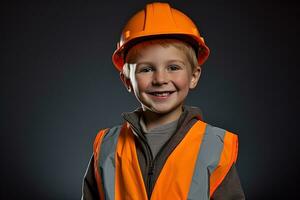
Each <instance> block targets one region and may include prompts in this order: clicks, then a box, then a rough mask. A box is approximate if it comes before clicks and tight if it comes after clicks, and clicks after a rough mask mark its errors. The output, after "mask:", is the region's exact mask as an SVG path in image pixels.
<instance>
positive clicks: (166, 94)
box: [153, 92, 170, 97]
mask: <svg viewBox="0 0 300 200" xmlns="http://www.w3.org/2000/svg"><path fill="white" fill-rule="evenodd" d="M169 94H170V92H164V93H153V95H154V96H158V97H166V96H168V95H169Z"/></svg>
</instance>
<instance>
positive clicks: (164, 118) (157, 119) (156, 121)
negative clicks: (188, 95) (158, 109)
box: [143, 106, 182, 130]
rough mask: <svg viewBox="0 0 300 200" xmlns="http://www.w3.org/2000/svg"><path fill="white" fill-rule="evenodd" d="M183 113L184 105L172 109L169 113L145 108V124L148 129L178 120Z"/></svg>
mask: <svg viewBox="0 0 300 200" xmlns="http://www.w3.org/2000/svg"><path fill="white" fill-rule="evenodd" d="M181 113H182V106H181V107H179V108H178V109H176V110H174V111H171V112H169V113H163V114H162V113H155V112H153V111H151V110H144V111H143V119H144V122H145V125H146V127H147V129H148V130H150V129H152V128H155V127H158V126H161V125H164V124H168V123H170V122H172V121H175V120H177V119H178V118H179V117H180V115H181Z"/></svg>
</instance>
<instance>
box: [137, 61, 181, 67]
mask: <svg viewBox="0 0 300 200" xmlns="http://www.w3.org/2000/svg"><path fill="white" fill-rule="evenodd" d="M173 62H179V63H181V64H183V65H185V64H186V63H185V62H184V61H183V60H178V59H171V60H168V61H166V63H167V64H169V63H173ZM141 64H147V65H155V63H154V62H151V61H142V62H138V63H137V66H138V65H141Z"/></svg>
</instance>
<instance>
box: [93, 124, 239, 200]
mask: <svg viewBox="0 0 300 200" xmlns="http://www.w3.org/2000/svg"><path fill="white" fill-rule="evenodd" d="M134 137H135V136H134V134H133V133H132V130H131V129H130V127H129V124H128V123H126V124H124V125H123V126H117V127H114V128H112V129H109V130H108V131H107V130H103V131H100V132H99V134H98V135H97V137H96V139H95V142H94V156H95V163H94V167H95V176H96V180H97V184H98V190H99V194H100V199H106V200H114V199H116V200H121V199H131V200H132V199H133V200H147V199H148V197H147V192H146V188H145V185H144V181H143V177H142V173H141V170H140V167H139V163H138V158H137V154H136V148H135V142H134ZM237 144H238V140H237V136H236V135H235V134H233V133H230V132H228V131H225V130H223V129H220V128H217V127H213V126H211V125H209V124H206V123H204V122H202V121H198V122H196V123H195V124H194V125H193V127H192V128H191V129H190V130H189V132H188V133H187V134H186V135H185V137H184V138H183V140H182V141H181V142H180V143H179V144H178V146H177V147H176V148H175V149H174V151H173V152H172V153H171V154H170V155H169V157H168V159H167V160H166V162H165V164H164V166H163V168H162V170H161V172H160V175H159V177H158V178H157V181H156V183H155V186H154V188H153V192H152V195H151V200H160V199H166V198H167V197H168V199H190V200H193V199H201V200H208V199H209V198H210V197H211V196H212V194H213V192H214V191H215V190H216V188H217V187H218V186H219V185H220V184H221V182H222V181H223V179H224V178H225V176H226V174H227V173H228V171H229V170H230V168H231V166H232V164H233V163H234V162H235V161H236V158H237V150H238V146H237Z"/></svg>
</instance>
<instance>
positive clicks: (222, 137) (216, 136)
mask: <svg viewBox="0 0 300 200" xmlns="http://www.w3.org/2000/svg"><path fill="white" fill-rule="evenodd" d="M205 137H206V138H209V139H210V140H213V141H215V142H219V143H221V144H225V143H226V142H237V141H238V135H237V134H236V133H233V132H231V131H228V130H226V129H224V128H220V127H217V126H213V125H211V124H208V123H206V128H205Z"/></svg>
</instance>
